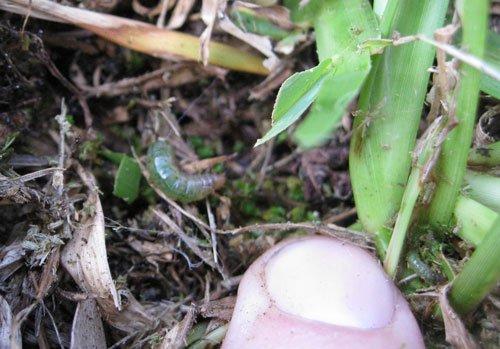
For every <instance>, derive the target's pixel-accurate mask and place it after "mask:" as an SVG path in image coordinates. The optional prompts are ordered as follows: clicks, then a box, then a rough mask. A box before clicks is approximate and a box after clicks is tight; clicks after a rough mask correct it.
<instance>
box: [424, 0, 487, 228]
mask: <svg viewBox="0 0 500 349" xmlns="http://www.w3.org/2000/svg"><path fill="white" fill-rule="evenodd" d="M463 6H464V8H463V11H462V13H463V17H462V27H463V37H462V46H463V49H466V50H467V52H468V53H470V54H472V55H474V56H476V57H479V58H481V57H483V53H484V47H485V42H486V34H487V21H488V13H489V1H488V0H465V1H464V2H463ZM480 79H481V73H480V72H479V71H478V70H476V69H475V68H472V67H470V66H468V65H465V64H462V65H461V67H460V81H459V84H458V91H457V94H456V118H457V121H458V126H457V127H456V128H455V129H454V130H453V131H451V132H450V134H449V136H448V138H447V139H446V141H445V142H444V145H443V153H442V156H441V159H440V161H439V163H438V166H437V171H436V173H437V177H438V182H437V186H436V190H435V193H434V197H433V199H432V201H431V205H430V208H429V211H428V217H429V221H430V223H431V224H433V225H437V226H440V225H448V224H449V223H450V219H451V216H452V213H453V209H454V206H455V201H456V199H457V196H458V193H459V190H460V187H461V185H462V181H463V177H464V174H465V169H466V163H467V156H468V153H469V149H470V145H471V141H472V134H473V130H474V123H475V120H476V110H477V103H478V99H479V82H480Z"/></svg>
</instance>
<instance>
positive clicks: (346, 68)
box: [294, 53, 371, 148]
mask: <svg viewBox="0 0 500 349" xmlns="http://www.w3.org/2000/svg"><path fill="white" fill-rule="evenodd" d="M370 67H371V64H370V55H369V54H368V53H364V54H362V55H358V56H356V57H353V61H352V62H351V64H349V63H342V64H341V66H339V67H337V69H336V70H335V73H334V74H333V75H332V76H330V77H329V78H328V79H327V80H326V81H325V83H324V84H323V86H322V87H321V90H320V91H319V94H318V98H317V99H316V101H315V102H314V104H313V106H312V108H311V111H310V112H309V114H308V115H307V117H306V118H305V119H304V121H303V122H302V123H301V124H300V125H299V127H297V130H296V131H295V133H294V139H295V141H296V142H297V143H298V144H299V146H301V147H302V148H311V147H314V146H317V145H320V144H321V143H323V142H324V141H326V140H328V138H329V137H330V136H331V133H332V131H333V130H335V129H336V128H337V127H338V126H339V125H340V122H341V119H342V116H343V115H344V114H345V112H346V108H347V107H348V105H349V103H351V101H352V100H353V99H354V98H355V97H356V96H357V94H358V92H359V90H360V88H361V85H362V84H363V82H364V80H365V78H366V76H367V75H368V73H369V72H370Z"/></svg>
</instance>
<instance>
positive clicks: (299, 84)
mask: <svg viewBox="0 0 500 349" xmlns="http://www.w3.org/2000/svg"><path fill="white" fill-rule="evenodd" d="M332 73H333V69H332V60H331V59H325V60H324V61H322V62H321V63H320V64H319V65H317V66H316V67H314V68H311V69H309V70H306V71H303V72H300V73H296V74H294V75H292V76H291V77H289V78H288V79H287V80H286V81H285V82H284V83H283V85H282V86H281V88H280V90H279V92H278V96H277V97H276V103H275V104H274V109H273V113H272V123H273V125H272V127H271V129H270V130H269V131H268V132H267V133H266V134H265V135H264V137H262V138H261V139H259V140H257V143H256V144H255V146H258V145H261V144H263V143H265V142H267V141H269V140H270V139H271V138H273V137H275V136H276V135H278V134H279V133H281V132H283V131H284V130H286V129H287V128H288V127H290V125H292V124H293V123H294V122H296V121H297V120H298V119H299V117H300V116H301V115H302V114H303V113H304V112H305V111H306V109H307V108H308V107H309V106H310V105H311V103H312V102H314V100H315V99H316V97H317V95H318V92H319V90H320V89H321V86H322V85H323V82H324V81H325V79H326V78H327V76H328V75H329V74H332Z"/></svg>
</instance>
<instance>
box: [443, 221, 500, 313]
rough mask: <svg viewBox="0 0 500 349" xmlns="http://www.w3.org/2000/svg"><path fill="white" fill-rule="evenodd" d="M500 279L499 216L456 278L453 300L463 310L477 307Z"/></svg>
mask: <svg viewBox="0 0 500 349" xmlns="http://www.w3.org/2000/svg"><path fill="white" fill-rule="evenodd" d="M499 280H500V218H498V219H497V220H496V221H495V223H494V224H493V226H492V227H491V229H490V230H489V231H488V233H487V234H486V236H485V237H484V239H483V241H482V242H481V244H480V245H479V246H478V248H477V249H476V251H474V253H473V254H472V257H471V258H470V259H469V260H468V261H467V262H466V263H465V265H464V267H463V269H462V271H461V272H460V273H459V274H458V275H457V277H456V278H455V280H454V281H453V284H452V288H451V292H450V302H451V305H452V306H453V307H454V308H455V310H456V311H457V312H458V313H460V314H467V313H469V312H470V311H472V310H474V309H475V308H476V307H477V306H478V305H479V303H481V301H482V300H483V299H484V297H486V295H488V293H489V292H490V291H491V290H492V289H493V287H495V286H496V284H497V282H498V281H499Z"/></svg>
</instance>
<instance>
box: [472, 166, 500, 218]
mask: <svg viewBox="0 0 500 349" xmlns="http://www.w3.org/2000/svg"><path fill="white" fill-rule="evenodd" d="M464 179H465V183H466V187H465V190H466V192H467V196H468V197H470V198H472V199H474V200H476V201H477V202H479V203H481V204H483V205H485V206H487V207H489V208H491V209H492V210H493V211H495V212H497V213H500V177H496V176H491V175H488V174H485V173H480V172H474V171H467V172H466V174H465V178H464Z"/></svg>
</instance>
